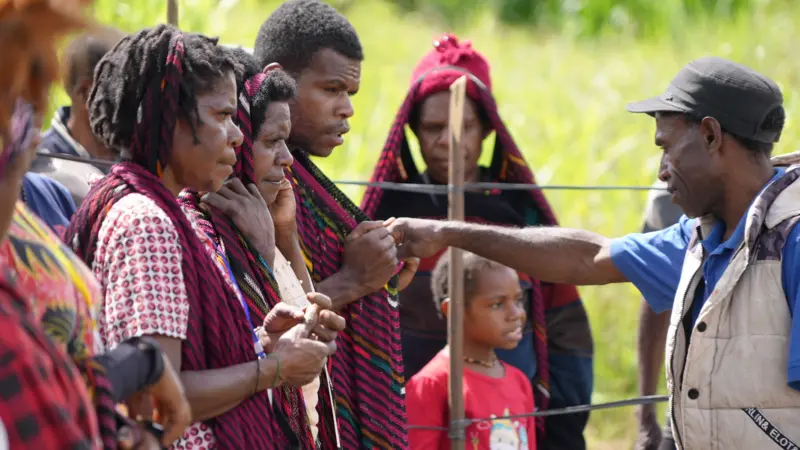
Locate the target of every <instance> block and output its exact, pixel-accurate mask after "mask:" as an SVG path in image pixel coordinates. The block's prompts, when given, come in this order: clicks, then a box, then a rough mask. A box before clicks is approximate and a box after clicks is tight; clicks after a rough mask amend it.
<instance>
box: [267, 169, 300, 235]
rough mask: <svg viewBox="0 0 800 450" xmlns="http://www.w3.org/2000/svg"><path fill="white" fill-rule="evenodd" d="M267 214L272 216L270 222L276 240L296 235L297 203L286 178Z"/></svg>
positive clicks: (289, 182) (290, 184) (290, 183)
mask: <svg viewBox="0 0 800 450" xmlns="http://www.w3.org/2000/svg"><path fill="white" fill-rule="evenodd" d="M269 212H270V213H271V214H272V222H273V223H274V224H275V233H276V235H277V236H276V239H277V240H278V242H281V238H282V237H285V236H286V235H290V237H292V238H293V237H295V235H296V233H297V220H296V217H297V202H296V200H295V197H294V190H293V189H292V182H291V181H289V179H288V178H284V179H283V181H281V187H280V190H278V196H277V197H275V202H274V203H272V204H271V205H269Z"/></svg>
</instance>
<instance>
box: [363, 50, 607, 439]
mask: <svg viewBox="0 0 800 450" xmlns="http://www.w3.org/2000/svg"><path fill="white" fill-rule="evenodd" d="M434 47H435V48H434V49H432V50H431V51H430V52H428V54H426V55H425V56H424V57H423V58H422V59H421V60H420V62H419V63H418V65H417V67H416V68H415V69H414V72H413V74H412V78H411V79H412V84H411V88H410V89H409V92H408V95H407V96H406V99H405V101H404V102H403V104H402V106H401V107H400V111H399V112H398V114H397V117H396V119H395V122H394V125H393V127H392V129H391V131H390V132H389V137H388V138H387V140H386V144H385V146H384V149H383V152H382V153H381V155H380V159H379V161H378V165H377V166H376V168H375V171H374V172H373V175H372V178H371V180H370V181H372V182H399V183H419V184H430V185H445V184H447V183H448V170H449V150H448V138H447V130H448V120H449V117H448V114H449V101H450V94H449V91H448V89H449V87H450V85H451V84H452V83H453V82H454V81H455V80H456V79H458V78H459V77H461V76H464V75H467V76H468V82H467V101H466V102H465V103H466V105H465V107H464V130H463V134H462V139H463V150H464V158H465V168H464V178H465V181H466V182H478V181H484V182H502V183H526V184H534V183H535V181H534V178H533V173H532V172H531V170H530V168H529V167H528V166H527V164H526V163H525V159H524V158H523V156H522V153H521V152H520V151H519V149H518V148H517V146H516V144H515V142H514V140H513V138H512V137H511V134H510V133H509V132H508V130H507V129H506V127H505V124H504V123H503V121H502V120H501V119H500V116H499V115H498V112H497V105H496V103H495V100H494V97H493V95H492V92H491V79H490V75H489V62H488V61H487V60H486V59H485V58H484V57H483V55H481V54H480V53H478V52H477V51H476V50H475V49H473V48H472V45H471V44H470V42H469V41H466V42H459V41H458V39H457V38H456V37H455V36H453V35H449V34H448V35H445V36H443V37H442V38H441V39H439V40H438V41H436V42H435V43H434ZM406 125H409V126H410V128H411V130H412V131H413V132H414V134H415V135H416V137H417V139H418V141H419V144H420V150H421V153H422V157H423V160H424V162H425V164H426V165H427V170H426V171H424V172H420V171H419V170H418V169H417V166H416V165H415V163H414V160H413V158H412V155H411V151H410V149H409V145H408V140H407V138H406V134H405V126H406ZM492 132H494V133H495V149H494V153H493V155H492V162H491V165H490V166H489V167H480V166H479V163H478V160H479V157H480V154H481V150H482V145H483V142H484V141H485V140H486V138H487V137H489V135H490V134H491V133H492ZM464 196H465V198H464V201H465V217H466V220H467V221H471V222H482V223H494V224H498V225H508V226H515V227H524V226H529V225H549V226H554V225H556V224H557V222H556V219H555V215H554V214H553V211H552V209H551V208H550V205H549V204H548V202H547V200H546V199H545V197H544V196H543V195H542V193H541V191H538V190H530V191H486V190H481V191H477V190H473V191H468V192H466V193H465V194H464ZM362 209H363V210H364V212H366V213H367V214H368V215H370V216H371V217H373V218H374V219H385V218H389V217H417V218H432V219H443V218H447V196H446V195H444V194H441V195H436V194H433V193H431V194H424V193H408V192H400V191H389V192H383V190H382V189H380V188H376V187H370V188H368V189H367V191H366V193H365V196H364V200H363V203H362ZM438 257H439V255H436V256H434V257H432V258H428V259H426V260H423V261H422V262H421V264H420V269H419V271H418V272H417V276H416V278H415V279H414V280H413V281H412V283H411V285H410V286H409V287H408V288H407V289H406V291H405V292H404V293H403V296H402V300H401V303H400V326H401V333H402V341H403V343H402V345H403V362H404V363H405V376H406V379H408V378H410V377H411V376H413V375H414V374H415V373H417V372H418V371H419V370H420V369H421V368H422V367H424V366H425V364H427V363H428V361H430V360H431V358H433V357H434V356H435V355H436V354H437V352H438V351H439V350H441V349H442V348H443V347H444V346H445V345H446V344H447V325H446V323H445V322H444V321H443V320H442V319H441V318H440V316H439V314H438V313H437V311H436V309H435V308H436V304H435V302H434V301H433V298H432V292H431V288H430V286H431V283H430V274H431V271H432V269H433V267H434V266H435V264H436V261H437V260H438ZM519 276H520V280H521V284H522V288H523V292H524V293H525V297H526V300H527V301H526V308H525V309H526V312H527V315H528V318H529V320H528V321H527V323H526V327H525V332H524V334H523V340H522V341H521V342H520V344H519V345H518V346H517V347H516V348H515V349H513V350H500V351H498V352H497V357H499V359H500V360H502V361H504V362H506V363H508V364H511V365H513V366H515V367H517V368H518V369H520V370H522V371H523V373H525V374H526V375H527V376H528V378H529V379H530V380H531V383H532V384H533V388H534V389H533V390H534V393H535V395H536V399H535V404H536V406H537V408H539V409H545V408H547V406H548V401H549V402H550V405H551V407H563V406H571V405H578V404H583V403H588V402H589V401H590V399H591V392H592V337H591V330H590V329H589V322H588V318H587V316H586V312H585V310H584V308H583V305H582V303H581V300H580V297H579V295H578V291H577V289H576V288H575V287H574V286H567V285H556V284H549V283H540V282H539V281H538V280H536V279H533V278H531V277H529V276H527V275H526V274H522V273H521V274H519ZM494 362H496V360H495V361H494ZM587 420H588V414H586V413H581V414H570V415H567V416H559V417H557V418H556V417H553V418H548V420H547V421H546V422H545V420H544V419H543V418H540V419H539V420H538V421H537V427H538V430H537V438H540V439H541V438H543V439H544V441H543V442H541V443H540V446H539V448H540V449H542V448H544V449H548V448H569V449H580V448H585V444H584V442H583V437H582V433H583V428H584V427H585V425H586V421H587ZM545 424H546V425H547V427H546V428H547V429H546V432H545Z"/></svg>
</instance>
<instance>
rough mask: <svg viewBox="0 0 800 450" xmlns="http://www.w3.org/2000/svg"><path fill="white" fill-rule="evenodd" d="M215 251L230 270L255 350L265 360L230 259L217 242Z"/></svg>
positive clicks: (264, 354) (229, 273)
mask: <svg viewBox="0 0 800 450" xmlns="http://www.w3.org/2000/svg"><path fill="white" fill-rule="evenodd" d="M214 249H215V250H216V251H217V253H218V254H219V255H220V257H221V258H222V261H223V262H224V263H225V269H227V270H228V277H229V278H230V279H231V283H233V287H234V288H235V290H236V296H237V297H239V303H240V304H241V305H242V309H244V315H245V316H247V325H248V326H250V327H251V328H250V332H251V333H252V335H253V346H254V348H255V351H256V355H258V357H259V358H264V357H266V356H267V355H266V353H264V349H263V348H261V341H259V340H258V336H256V332H255V330H253V328H252V326H253V323H252V322H251V321H250V308H248V307H247V303H246V302H245V301H244V295H242V290H241V289H240V288H239V283H237V282H236V277H235V276H234V275H233V270H231V265H230V263H229V262H228V257H227V256H225V254H224V253H222V251H221V249H220V248H219V246H218V245H217V243H216V242H214Z"/></svg>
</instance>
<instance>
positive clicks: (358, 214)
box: [254, 0, 416, 449]
mask: <svg viewBox="0 0 800 450" xmlns="http://www.w3.org/2000/svg"><path fill="white" fill-rule="evenodd" d="M254 54H255V56H256V58H257V59H258V60H259V63H260V64H261V66H262V67H266V66H267V65H268V64H270V63H279V64H280V65H281V66H282V67H283V68H284V69H285V70H286V71H287V72H288V73H289V74H291V75H292V76H293V77H294V79H295V81H296V82H297V96H296V97H295V99H294V101H293V102H292V103H291V104H290V107H291V116H292V117H291V119H292V130H291V135H290V137H289V140H288V141H287V143H288V145H289V148H290V149H291V150H292V154H293V156H294V159H295V163H294V165H293V166H292V167H291V169H289V170H288V171H287V176H288V178H289V179H290V180H291V182H292V187H293V189H294V193H295V198H296V203H297V231H296V232H297V234H298V236H297V237H298V238H299V239H300V242H301V247H302V248H303V251H304V253H305V256H306V262H307V265H308V269H309V272H310V273H311V276H312V278H313V281H314V283H315V284H316V286H315V287H316V290H317V291H319V292H322V293H324V294H326V295H328V296H329V297H330V298H331V299H332V300H333V304H334V307H335V308H336V309H337V310H340V311H341V315H342V316H344V317H345V319H346V320H347V328H346V329H345V331H344V332H343V333H340V334H339V336H340V337H339V339H338V342H337V344H338V350H337V352H336V354H335V355H334V356H333V357H332V359H333V370H332V371H331V377H332V380H333V389H334V390H335V395H334V397H335V399H336V406H337V416H338V418H339V429H340V431H341V438H342V446H343V448H346V449H351V448H352V449H356V448H375V449H377V448H381V449H401V448H406V447H407V446H408V436H407V432H406V429H405V427H406V414H405V402H404V399H403V393H402V389H403V385H404V380H403V359H402V353H401V349H400V333H399V328H400V324H399V317H398V311H397V291H398V289H399V288H402V287H404V285H406V284H408V281H410V278H411V276H413V272H414V270H415V268H416V265H415V264H414V263H412V264H406V265H405V267H404V268H403V269H402V270H401V271H400V274H399V275H400V276H399V277H395V274H396V273H398V265H399V261H398V258H397V254H396V248H395V243H394V240H393V239H392V236H391V235H390V233H389V232H388V230H387V228H386V224H385V223H384V222H373V221H370V220H369V218H368V217H367V215H366V214H364V212H362V211H361V210H360V209H358V207H357V206H356V205H355V204H353V202H351V201H350V199H348V198H347V196H345V195H344V194H343V193H342V192H341V191H340V190H339V189H337V188H336V186H335V185H334V184H333V183H332V182H331V181H330V180H329V179H328V178H327V177H326V176H325V175H324V174H323V173H322V171H321V170H320V169H319V168H317V166H316V165H314V163H313V162H312V161H311V159H310V156H317V157H328V156H329V155H330V154H331V153H332V152H333V149H334V148H336V147H338V146H339V145H341V144H342V143H343V136H344V134H346V133H347V132H348V131H349V129H350V126H349V125H348V119H349V118H350V117H352V115H353V113H354V111H353V105H352V104H351V103H350V96H351V95H355V94H356V92H358V89H359V85H360V83H361V61H362V60H363V59H364V54H363V50H362V47H361V42H360V41H359V39H358V35H357V34H356V32H355V29H354V28H353V26H352V25H351V24H350V22H348V21H347V19H346V18H345V17H344V16H342V15H341V14H340V13H339V12H337V11H336V10H335V9H334V8H332V7H331V6H329V5H326V4H324V3H322V2H319V1H317V0H290V1H287V2H285V3H283V4H282V5H281V6H280V7H279V8H278V9H276V10H275V11H274V12H273V13H272V14H271V15H270V16H269V18H268V19H267V20H266V21H265V22H264V24H263V25H262V26H261V29H260V30H259V32H258V37H257V39H256V43H255V48H254ZM282 232H287V230H281V229H279V228H278V227H277V226H276V233H282ZM321 432H322V431H321Z"/></svg>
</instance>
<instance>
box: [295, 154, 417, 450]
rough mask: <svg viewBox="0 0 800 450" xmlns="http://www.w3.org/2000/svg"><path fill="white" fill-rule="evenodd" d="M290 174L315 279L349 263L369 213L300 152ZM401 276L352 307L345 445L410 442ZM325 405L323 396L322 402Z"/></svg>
mask: <svg viewBox="0 0 800 450" xmlns="http://www.w3.org/2000/svg"><path fill="white" fill-rule="evenodd" d="M293 155H294V157H295V164H294V165H293V166H292V167H291V169H290V170H288V171H287V176H288V177H289V179H290V180H291V181H292V187H293V189H294V193H295V199H296V201H297V227H298V231H299V234H300V241H301V247H302V249H303V252H304V254H305V257H306V264H307V265H308V270H309V272H310V273H311V276H312V278H313V280H314V282H315V283H318V282H320V281H322V280H325V279H326V278H328V277H330V276H332V275H333V274H335V273H337V272H338V271H339V269H340V268H341V266H342V251H343V248H344V245H343V242H344V239H345V237H346V235H347V234H349V233H350V232H351V231H352V230H353V229H354V228H355V227H356V224H357V223H358V222H362V221H364V220H369V218H368V217H367V216H366V215H365V214H364V213H363V212H362V211H361V210H360V209H358V207H357V206H355V205H354V204H353V203H352V202H351V201H350V199H348V198H347V196H345V195H344V194H343V193H342V192H341V191H340V190H339V189H338V188H337V187H336V186H335V185H334V184H333V183H332V182H331V181H330V180H329V179H328V178H327V177H325V175H324V174H323V173H322V172H321V171H320V170H319V169H318V168H317V166H316V165H314V163H312V162H311V160H310V159H309V157H308V155H307V154H306V153H305V152H303V151H300V150H296V151H294V152H293ZM393 286H396V279H393V280H392V281H390V283H389V286H387V287H386V288H385V289H382V290H380V291H379V292H376V293H373V294H371V295H368V296H366V297H362V298H361V299H359V300H358V301H356V302H355V303H352V304H350V305H348V306H347V307H345V308H344V309H343V311H342V315H343V316H344V318H345V320H346V321H347V328H346V329H345V331H344V332H342V333H339V339H338V340H337V345H338V350H337V351H336V354H335V355H334V356H333V358H332V359H333V366H332V370H331V377H332V378H333V389H334V396H335V400H336V407H337V411H336V412H337V417H338V419H339V430H340V434H341V439H342V446H343V448H345V449H347V450H350V449H359V448H361V449H378V448H380V449H387V450H402V449H405V448H407V447H408V435H407V432H406V429H405V427H406V413H405V400H404V396H403V392H402V390H403V386H404V384H405V380H404V379H403V357H402V353H401V348H400V320H399V317H398V311H397V298H396V294H397V292H396V289H395V288H394V287H393ZM323 403H325V402H324V401H323V399H322V398H321V399H320V404H323Z"/></svg>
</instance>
